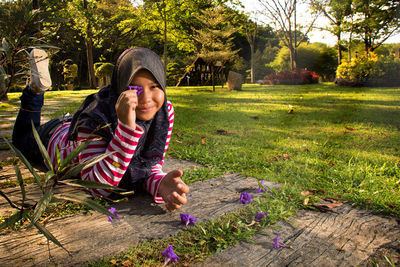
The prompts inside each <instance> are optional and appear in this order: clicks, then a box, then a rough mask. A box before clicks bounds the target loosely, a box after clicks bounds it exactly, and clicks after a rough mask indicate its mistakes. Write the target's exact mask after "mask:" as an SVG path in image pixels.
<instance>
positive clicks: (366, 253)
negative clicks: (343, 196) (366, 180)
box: [194, 204, 400, 266]
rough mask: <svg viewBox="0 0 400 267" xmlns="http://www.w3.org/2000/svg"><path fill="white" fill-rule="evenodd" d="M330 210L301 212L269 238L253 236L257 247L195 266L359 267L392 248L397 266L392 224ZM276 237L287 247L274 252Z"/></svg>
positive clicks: (351, 210) (244, 245)
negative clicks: (378, 253) (386, 249)
mask: <svg viewBox="0 0 400 267" xmlns="http://www.w3.org/2000/svg"><path fill="white" fill-rule="evenodd" d="M334 210H335V211H337V212H338V213H333V212H328V213H321V212H316V211H311V210H302V211H300V212H299V214H298V215H297V216H295V217H293V218H291V221H283V222H279V223H277V226H278V227H279V228H278V229H265V232H266V234H267V235H261V234H259V235H256V236H255V237H254V239H255V241H256V242H255V243H248V242H241V243H239V244H238V245H236V246H234V247H231V248H228V249H226V250H224V251H223V252H221V253H218V254H216V255H214V256H213V257H210V258H208V259H207V260H206V261H205V262H203V263H198V264H195V265H194V266H359V265H360V264H362V265H367V264H368V263H369V260H368V259H369V258H370V256H371V255H372V256H374V254H375V253H376V251H377V250H381V249H382V248H392V252H391V253H392V260H393V261H394V262H396V261H397V263H400V258H396V257H398V256H400V247H399V244H400V243H399V240H400V225H399V222H398V221H396V219H394V218H392V217H386V216H382V215H376V214H373V213H372V212H370V211H368V210H364V209H360V208H355V207H352V206H350V205H347V204H345V205H343V206H341V207H337V208H335V209H334ZM276 236H279V237H280V238H281V241H283V242H284V243H285V244H286V246H285V247H282V248H280V249H274V246H273V239H274V238H275V237H276ZM396 247H397V252H396V249H394V248H396ZM239 255H240V256H239ZM381 266H388V263H387V262H386V265H381Z"/></svg>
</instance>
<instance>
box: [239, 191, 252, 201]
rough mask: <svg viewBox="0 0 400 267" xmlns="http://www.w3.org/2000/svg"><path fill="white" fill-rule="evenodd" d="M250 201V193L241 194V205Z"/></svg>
mask: <svg viewBox="0 0 400 267" xmlns="http://www.w3.org/2000/svg"><path fill="white" fill-rule="evenodd" d="M252 201H253V199H251V195H250V193H247V192H242V193H241V194H240V202H242V203H243V204H248V203H250V202H252Z"/></svg>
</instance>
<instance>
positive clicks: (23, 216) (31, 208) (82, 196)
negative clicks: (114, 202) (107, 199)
mask: <svg viewBox="0 0 400 267" xmlns="http://www.w3.org/2000/svg"><path fill="white" fill-rule="evenodd" d="M32 129H33V134H34V137H35V140H36V142H37V144H38V147H39V149H40V152H41V154H42V156H43V159H44V161H45V165H46V167H47V169H48V171H47V172H46V173H45V175H44V176H42V177H41V176H39V175H38V174H37V172H36V171H35V170H34V168H33V167H32V165H31V164H30V163H29V161H28V160H27V159H26V157H25V156H24V155H23V154H22V153H21V151H19V150H18V149H17V148H16V147H15V146H14V145H12V144H11V143H9V142H8V141H7V140H5V141H6V143H7V144H8V145H9V146H10V148H11V149H12V150H13V151H14V153H15V154H16V155H17V156H18V157H19V158H20V159H21V161H22V162H23V163H24V164H25V166H26V167H27V168H28V170H29V171H30V172H31V174H32V175H33V178H34V181H35V183H36V185H37V186H38V187H39V188H40V190H41V192H42V197H41V198H40V199H39V200H38V201H37V202H36V203H35V204H28V203H26V189H25V186H24V180H23V178H22V175H21V172H20V170H19V167H18V165H16V164H14V169H15V173H16V176H17V179H18V183H19V186H20V191H21V195H22V202H21V204H16V203H13V202H12V201H11V200H10V199H9V198H8V197H7V195H6V194H5V193H4V192H2V191H1V190H0V195H1V196H2V197H4V198H5V199H6V200H7V202H8V203H9V204H10V206H11V207H12V208H15V209H16V210H17V212H16V213H14V214H13V215H11V216H10V217H8V218H6V219H5V220H4V222H3V223H1V224H0V230H3V229H5V228H7V227H13V226H14V225H15V224H16V223H18V222H23V221H26V220H28V221H30V226H29V227H31V226H35V227H36V228H37V229H38V230H39V232H40V233H42V234H43V235H44V236H45V237H46V238H47V240H49V241H51V242H53V243H54V244H56V245H57V246H59V247H61V248H63V249H65V248H64V247H63V246H62V244H61V243H60V242H59V241H58V240H57V239H56V238H55V237H54V236H53V235H52V234H51V233H50V232H49V231H48V230H47V229H46V228H45V227H44V225H42V224H41V223H40V222H39V219H40V218H41V216H42V215H43V213H44V212H45V211H46V209H47V208H48V207H49V205H50V204H52V203H57V202H62V201H72V202H77V203H80V204H83V205H85V206H88V207H89V208H91V209H93V210H96V211H98V212H101V213H103V214H105V215H107V216H111V217H112V218H116V216H115V215H114V214H112V213H111V212H110V211H109V210H108V209H107V208H105V207H104V206H102V205H100V204H99V203H98V202H96V201H94V200H93V199H92V198H91V196H90V195H89V194H88V193H86V192H84V191H82V193H58V192H56V191H55V188H56V187H57V186H60V185H64V186H65V185H66V186H72V187H80V188H86V189H90V188H100V189H108V190H116V191H121V190H122V189H121V188H118V187H114V186H109V185H105V184H101V183H97V182H92V181H83V180H80V179H74V178H75V177H77V176H79V174H80V172H81V171H82V170H84V169H86V168H88V167H90V166H92V165H94V164H95V163H97V162H99V161H101V160H102V159H104V158H106V157H107V156H109V155H110V154H111V153H105V154H102V155H100V156H97V157H94V158H91V159H89V160H87V161H86V162H83V163H80V164H72V163H71V161H72V160H73V159H74V158H75V157H77V156H78V154H79V153H80V152H81V151H82V150H84V149H85V148H86V146H87V145H88V144H89V143H90V142H92V141H93V140H91V141H85V142H82V143H81V144H80V145H79V146H78V147H77V148H75V149H74V150H73V151H72V152H71V153H70V154H69V155H68V156H67V157H66V158H65V159H64V160H63V161H61V159H60V156H59V152H58V151H57V168H54V167H53V166H52V164H51V160H50V156H49V154H48V153H47V151H46V148H45V147H44V145H43V143H42V142H41V140H40V137H39V134H38V132H37V131H36V129H35V127H34V125H33V123H32ZM65 250H66V249H65ZM66 251H67V250H66ZM67 252H68V251H67Z"/></svg>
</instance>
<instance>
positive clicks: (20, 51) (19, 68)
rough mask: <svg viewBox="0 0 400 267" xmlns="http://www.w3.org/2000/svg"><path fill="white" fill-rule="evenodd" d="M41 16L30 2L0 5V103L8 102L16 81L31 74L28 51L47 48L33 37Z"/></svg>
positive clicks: (25, 0)
mask: <svg viewBox="0 0 400 267" xmlns="http://www.w3.org/2000/svg"><path fill="white" fill-rule="evenodd" d="M38 14H39V11H38V10H37V9H36V10H34V11H32V6H31V3H30V1H28V0H23V1H17V2H4V3H0V40H1V45H0V100H8V97H7V93H8V92H9V90H10V87H11V86H12V85H13V84H14V82H15V80H16V79H17V78H19V77H26V76H27V75H28V72H27V70H28V69H27V68H26V63H27V62H28V57H27V56H28V49H29V48H33V47H35V46H39V47H40V46H41V47H45V46H46V45H45V44H44V43H43V42H41V40H40V39H38V38H37V37H34V36H35V35H36V33H37V29H36V28H34V27H31V25H33V24H34V23H35V22H36V21H37V16H38Z"/></svg>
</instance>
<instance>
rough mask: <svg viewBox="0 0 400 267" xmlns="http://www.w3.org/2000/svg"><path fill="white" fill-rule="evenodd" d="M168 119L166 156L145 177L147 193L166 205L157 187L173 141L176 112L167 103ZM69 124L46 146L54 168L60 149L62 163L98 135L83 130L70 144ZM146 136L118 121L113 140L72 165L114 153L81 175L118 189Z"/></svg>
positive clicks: (105, 193) (96, 143) (93, 144)
mask: <svg viewBox="0 0 400 267" xmlns="http://www.w3.org/2000/svg"><path fill="white" fill-rule="evenodd" d="M168 117H169V129H168V136H167V141H166V144H165V149H164V155H163V158H162V160H161V161H160V162H159V163H158V164H156V165H154V166H153V167H152V169H151V174H150V176H149V177H147V178H146V181H145V187H146V190H147V191H148V192H149V193H150V194H152V195H153V197H154V200H155V202H157V203H163V202H164V201H163V199H162V197H160V196H159V195H158V194H157V192H158V187H159V185H160V182H161V180H162V179H163V178H164V176H165V175H166V173H164V172H163V171H162V165H163V162H164V157H165V153H166V152H167V149H168V145H169V141H170V140H171V133H172V127H173V124H174V109H173V107H172V104H171V102H169V101H168ZM70 124H71V123H70V122H68V123H64V124H62V125H61V126H60V127H58V129H57V130H56V131H55V132H54V134H53V136H52V137H51V139H50V141H49V144H48V146H47V152H48V153H49V155H50V159H51V161H52V164H53V166H54V167H55V168H56V167H57V148H58V150H59V151H60V159H61V162H62V161H63V160H64V159H65V158H66V157H67V155H68V154H69V153H71V151H72V150H73V149H75V148H76V147H77V146H78V145H79V144H80V142H82V141H87V140H91V139H96V138H98V136H95V135H93V134H91V132H90V131H86V130H85V129H80V130H79V132H78V140H77V142H75V141H69V140H68V139H67V135H68V130H69V126H70ZM142 134H143V129H142V128H140V127H139V126H136V129H131V128H129V127H128V126H127V125H125V124H123V123H122V122H120V121H118V126H117V128H116V129H115V133H114V136H113V138H112V139H111V141H110V142H109V143H107V142H106V141H103V140H100V141H98V140H96V141H93V142H91V143H90V144H89V145H88V146H87V147H86V148H85V149H84V150H83V151H82V152H81V153H80V154H79V156H78V157H77V158H76V159H73V162H72V163H78V162H79V163H82V162H85V161H87V160H89V159H91V158H93V157H96V156H99V155H102V154H105V153H108V152H113V153H112V154H111V155H110V156H108V157H106V158H104V159H103V160H101V161H99V162H97V163H96V164H94V165H93V166H91V167H89V168H87V169H85V170H83V171H82V172H81V178H82V179H83V180H87V181H95V182H99V183H103V184H107V185H112V186H117V185H118V184H119V183H120V181H121V179H122V176H123V175H124V174H125V171H126V170H127V168H128V166H129V163H130V161H131V159H132V157H133V155H134V154H135V150H136V146H137V144H138V141H139V139H140V138H141V136H142ZM93 193H94V194H97V195H102V196H108V195H110V193H111V192H109V191H108V190H102V189H93Z"/></svg>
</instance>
